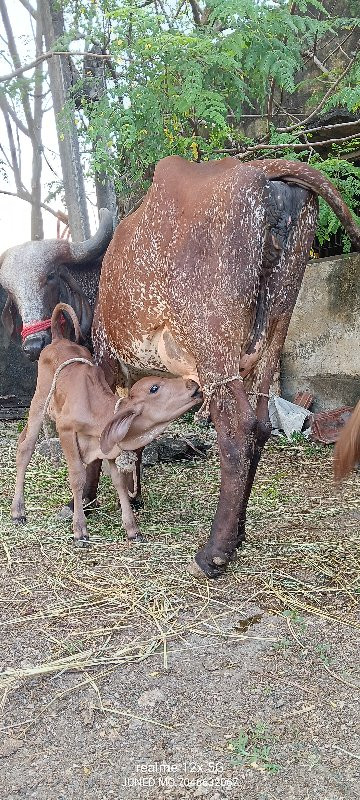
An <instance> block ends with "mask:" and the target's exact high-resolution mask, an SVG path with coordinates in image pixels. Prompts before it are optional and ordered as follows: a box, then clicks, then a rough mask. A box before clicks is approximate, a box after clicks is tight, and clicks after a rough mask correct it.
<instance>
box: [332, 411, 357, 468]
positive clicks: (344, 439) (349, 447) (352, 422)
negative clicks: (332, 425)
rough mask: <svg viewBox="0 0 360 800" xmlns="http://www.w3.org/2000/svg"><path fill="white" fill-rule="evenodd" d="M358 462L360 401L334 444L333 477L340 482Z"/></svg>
mask: <svg viewBox="0 0 360 800" xmlns="http://www.w3.org/2000/svg"><path fill="white" fill-rule="evenodd" d="M358 462H360V400H359V402H358V404H357V406H356V407H355V410H354V411H353V413H352V415H351V417H350V419H349V420H348V421H347V423H346V425H345V427H344V428H343V430H342V431H341V434H340V436H339V438H338V440H337V442H336V445H335V450H334V476H335V480H337V481H341V480H342V479H343V478H346V476H347V475H349V473H350V472H351V470H352V469H354V467H355V465H356V464H357V463H358Z"/></svg>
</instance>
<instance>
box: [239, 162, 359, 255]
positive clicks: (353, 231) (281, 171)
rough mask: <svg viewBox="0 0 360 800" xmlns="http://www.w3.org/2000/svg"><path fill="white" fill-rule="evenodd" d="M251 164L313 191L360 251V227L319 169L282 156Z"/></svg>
mask: <svg viewBox="0 0 360 800" xmlns="http://www.w3.org/2000/svg"><path fill="white" fill-rule="evenodd" d="M248 163H249V165H251V166H256V168H258V169H261V170H262V171H263V172H264V173H265V175H266V177H267V178H268V179H269V180H280V181H284V183H290V184H291V183H292V184H296V185H297V186H303V187H304V189H310V191H312V192H315V194H318V195H319V196H320V197H322V198H323V200H325V201H326V203H328V205H329V206H330V208H332V210H333V212H334V214H336V216H337V217H338V219H339V220H340V222H341V224H342V226H343V227H344V228H345V230H346V232H347V234H348V236H349V238H350V240H351V243H352V245H353V247H354V248H355V249H356V250H359V251H360V228H359V226H358V225H357V224H356V222H355V220H354V219H353V216H352V214H351V211H350V209H349V208H348V206H347V205H346V203H344V201H343V199H342V197H341V194H340V192H338V190H337V189H335V186H334V185H333V184H332V183H331V181H329V180H328V178H325V175H323V174H322V173H321V172H319V170H317V169H314V167H310V166H309V165H308V164H303V163H302V162H301V161H286V159H282V158H274V159H272V158H269V159H264V161H250V162H248Z"/></svg>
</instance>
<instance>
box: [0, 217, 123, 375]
mask: <svg viewBox="0 0 360 800" xmlns="http://www.w3.org/2000/svg"><path fill="white" fill-rule="evenodd" d="M112 233H113V224H112V217H111V214H110V212H109V211H107V209H102V210H101V212H100V224H99V228H98V230H97V232H96V233H95V235H94V236H92V237H91V238H90V239H87V240H86V241H85V242H77V243H73V242H67V241H64V240H62V239H48V240H44V241H34V242H26V243H25V244H21V245H18V246H16V247H12V248H10V249H9V250H7V251H6V252H5V253H4V254H3V255H2V257H1V259H0V283H1V285H2V286H3V288H4V289H5V291H6V292H7V301H6V305H5V308H4V311H3V314H2V322H3V324H4V327H5V328H6V330H7V333H8V335H9V336H11V335H12V333H13V330H14V325H15V316H16V310H18V312H19V314H20V316H21V318H22V322H23V329H22V338H23V349H24V352H25V353H26V354H27V356H28V357H29V358H30V360H31V361H35V360H36V359H37V358H38V357H39V355H40V353H41V350H42V349H43V347H45V345H47V344H49V342H50V340H51V334H50V318H51V314H52V312H53V310H54V308H55V306H56V304H57V303H58V302H65V303H68V304H69V305H70V306H72V307H73V309H74V311H75V312H76V315H77V317H78V319H79V323H80V327H81V330H82V333H83V336H84V337H86V336H87V335H88V334H89V333H90V329H91V323H92V312H91V308H90V305H89V302H88V300H87V298H86V297H85V295H84V293H83V292H82V290H81V288H80V286H79V284H78V283H77V281H76V280H75V279H74V278H73V276H72V275H71V274H70V272H69V268H71V269H72V270H73V269H74V270H77V269H79V270H82V269H90V268H91V266H92V264H94V263H96V262H97V261H98V259H99V258H101V256H102V255H103V254H104V252H105V250H106V248H107V246H108V244H109V242H110V240H111V237H112Z"/></svg>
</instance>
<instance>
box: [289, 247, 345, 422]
mask: <svg viewBox="0 0 360 800" xmlns="http://www.w3.org/2000/svg"><path fill="white" fill-rule="evenodd" d="M281 387H282V394H283V396H284V397H285V398H287V399H289V400H290V399H291V398H292V397H293V396H294V394H295V392H296V391H298V390H300V389H309V390H310V392H312V394H314V395H315V398H316V401H315V406H314V408H315V410H316V411H321V410H330V409H332V408H336V407H338V406H342V405H349V406H352V405H355V403H356V402H357V401H358V400H359V397H360V254H354V253H352V254H351V255H349V256H336V257H335V258H332V259H330V258H327V259H325V258H324V259H318V260H314V261H311V262H310V263H309V264H308V266H307V267H306V271H305V277H304V280H303V283H302V287H301V290H300V294H299V297H298V301H297V304H296V306H295V309H294V313H293V316H292V319H291V323H290V327H289V331H288V335H287V339H286V342H285V347H284V351H283V356H282V361H281Z"/></svg>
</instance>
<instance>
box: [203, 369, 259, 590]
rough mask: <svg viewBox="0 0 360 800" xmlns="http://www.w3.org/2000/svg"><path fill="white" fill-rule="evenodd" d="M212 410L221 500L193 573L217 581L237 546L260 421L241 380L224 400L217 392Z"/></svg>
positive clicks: (227, 391)
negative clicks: (200, 573)
mask: <svg viewBox="0 0 360 800" xmlns="http://www.w3.org/2000/svg"><path fill="white" fill-rule="evenodd" d="M230 392H231V395H232V397H231V398H230V396H229V394H230ZM210 408H211V417H212V420H213V423H214V425H215V428H216V431H217V435H218V443H219V451H220V466H221V487H220V497H219V502H218V507H217V511H216V514H215V519H214V522H213V525H212V529H211V533H210V537H209V540H208V542H207V543H206V545H205V546H204V547H203V548H201V550H199V552H198V553H197V555H196V557H195V562H196V563H195V565H193V567H192V568H191V571H193V572H194V574H199V572H202V573H204V574H205V575H206V576H207V577H209V578H216V577H218V576H219V575H221V573H222V572H224V571H225V569H226V566H227V564H228V562H229V561H230V559H231V557H232V555H233V553H234V552H235V550H236V547H237V544H238V525H239V519H240V514H241V511H242V508H243V506H244V503H245V500H246V492H247V488H248V476H249V471H250V468H251V465H252V463H253V460H254V457H255V449H256V432H257V427H258V421H257V418H256V415H255V412H254V411H253V409H252V408H251V406H250V403H249V401H248V398H247V396H246V392H245V389H244V386H243V384H242V383H241V382H240V381H234V382H232V383H231V384H229V386H228V387H227V388H226V389H225V397H224V396H220V393H219V392H218V393H217V394H216V396H215V397H213V399H212V401H211V406H210ZM199 568H200V569H199Z"/></svg>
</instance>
